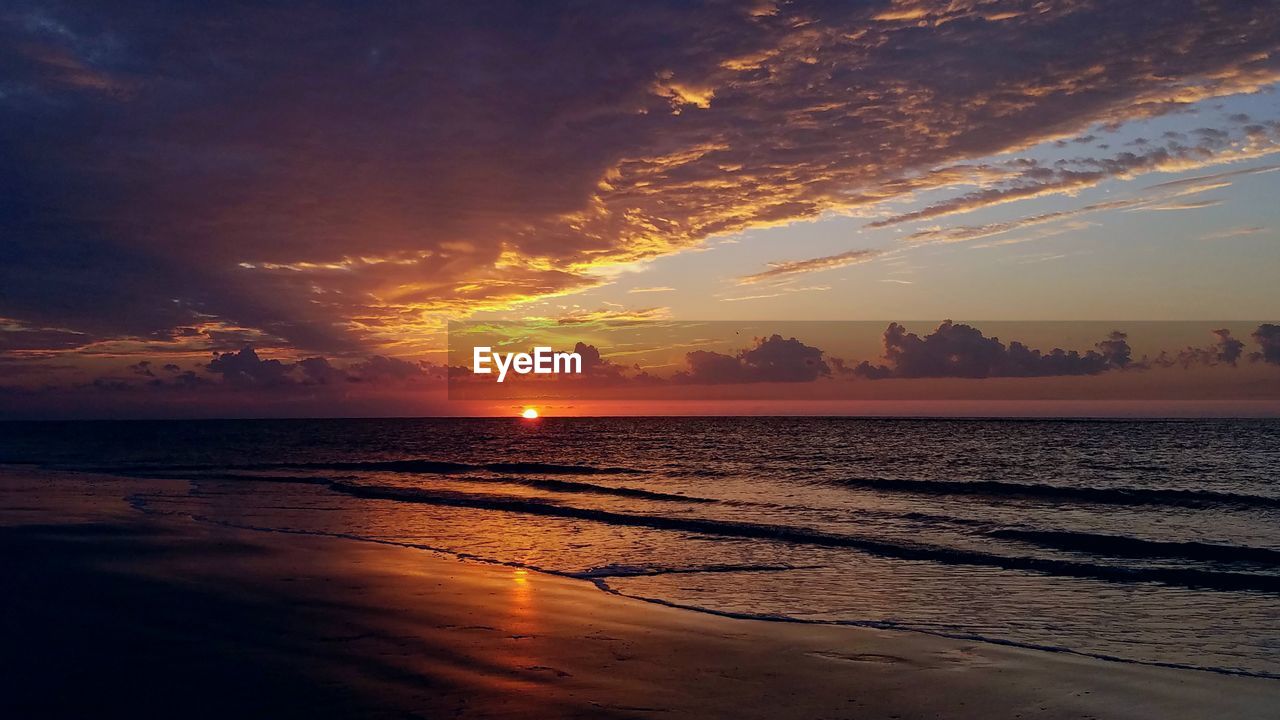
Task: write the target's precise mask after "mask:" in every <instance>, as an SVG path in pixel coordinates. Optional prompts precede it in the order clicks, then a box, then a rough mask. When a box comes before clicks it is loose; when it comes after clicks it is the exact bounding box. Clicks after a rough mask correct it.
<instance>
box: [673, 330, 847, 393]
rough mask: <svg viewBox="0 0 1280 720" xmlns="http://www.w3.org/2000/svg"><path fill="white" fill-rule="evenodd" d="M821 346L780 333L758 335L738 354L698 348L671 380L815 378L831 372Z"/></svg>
mask: <svg viewBox="0 0 1280 720" xmlns="http://www.w3.org/2000/svg"><path fill="white" fill-rule="evenodd" d="M822 355H823V353H822V350H820V349H818V348H816V347H811V346H809V345H805V344H804V343H802V342H800V341H799V340H797V339H795V338H787V339H783V337H782V336H781V335H777V334H775V335H771V336H769V337H767V338H757V339H756V344H755V346H754V347H752V348H749V349H747V350H742V351H740V352H739V353H737V354H736V355H725V354H723V353H717V352H712V351H709V350H695V351H693V352H691V353H688V354H686V355H685V361H686V362H687V363H688V366H689V369H688V370H687V371H680V372H678V373H676V375H675V376H674V377H672V382H675V383H678V384H690V385H725V384H741V383H761V382H778V383H794V382H813V381H814V380H817V379H818V378H821V377H827V376H830V375H831V368H830V367H829V366H828V365H827V363H826V362H825V361H824V360H823V359H822Z"/></svg>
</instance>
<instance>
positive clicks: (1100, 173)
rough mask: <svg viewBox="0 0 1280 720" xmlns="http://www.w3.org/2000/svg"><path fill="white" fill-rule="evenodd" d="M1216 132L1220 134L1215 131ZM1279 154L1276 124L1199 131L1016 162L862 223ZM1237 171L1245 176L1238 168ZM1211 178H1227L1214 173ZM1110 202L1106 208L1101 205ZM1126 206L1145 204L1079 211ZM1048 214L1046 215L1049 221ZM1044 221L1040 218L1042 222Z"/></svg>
mask: <svg viewBox="0 0 1280 720" xmlns="http://www.w3.org/2000/svg"><path fill="white" fill-rule="evenodd" d="M1217 133H1220V134H1217ZM1277 152H1280V126H1277V127H1270V128H1266V129H1265V130H1264V132H1262V133H1259V134H1252V133H1243V134H1241V135H1240V136H1238V137H1236V136H1232V135H1230V134H1227V133H1226V132H1225V131H1215V133H1214V134H1210V133H1201V140H1200V142H1199V143H1198V144H1196V145H1186V144H1183V143H1182V142H1180V141H1178V140H1170V141H1169V142H1168V143H1166V145H1165V146H1164V147H1159V148H1156V149H1152V150H1148V151H1146V152H1142V153H1134V152H1123V153H1119V154H1117V155H1115V156H1112V157H1106V158H1072V159H1067V160H1059V161H1056V162H1054V163H1052V164H1044V163H1041V162H1038V161H1034V160H1021V161H1017V162H1014V163H1012V164H1011V169H1010V172H1009V175H1008V177H1007V178H1004V179H1002V180H1001V181H999V182H997V183H995V184H994V185H993V186H991V187H986V188H983V189H981V190H976V191H973V192H969V193H965V194H963V195H960V196H958V197H955V198H951V199H949V200H944V201H942V202H939V203H935V204H933V205H929V206H928V207H925V208H923V209H920V210H913V211H910V212H906V213H900V214H897V215H892V216H890V217H887V218H884V219H881V220H876V221H874V222H871V223H869V224H868V227H871V228H883V227H889V226H891V225H897V224H901V223H905V222H913V221H918V220H928V219H932V218H938V217H944V216H948V215H958V214H963V213H969V212H973V211H975V210H980V209H982V208H986V207H991V206H993V205H1002V204H1005V203H1010V202H1015V201H1019V200H1028V199H1031V198H1038V197H1044V196H1046V195H1060V194H1075V193H1077V192H1080V191H1082V190H1085V189H1087V188H1092V187H1095V186H1097V185H1099V184H1101V183H1102V182H1104V181H1107V180H1116V179H1129V178H1132V177H1134V176H1137V175H1142V174H1145V173H1152V172H1185V171H1187V170H1190V169H1194V168H1198V167H1205V166H1209V165H1216V164H1221V163H1227V162H1241V161H1245V160H1251V159H1255V158H1259V157H1265V156H1267V155H1271V154H1273V153H1277ZM1236 174H1237V175H1243V174H1250V173H1249V172H1248V171H1241V172H1238V173H1236ZM1216 176H1217V177H1228V175H1227V174H1226V173H1218V174H1216ZM1158 187H1163V188H1178V187H1188V186H1187V185H1163V186H1158ZM1108 205H1111V207H1107V206H1108ZM1127 205H1132V206H1135V207H1149V206H1148V205H1145V204H1143V203H1140V202H1132V203H1128V204H1127V203H1126V202H1125V201H1119V202H1117V203H1114V204H1113V203H1104V204H1101V205H1099V206H1090V207H1088V208H1087V209H1081V210H1080V211H1068V212H1067V213H1066V214H1067V215H1072V214H1079V212H1093V211H1096V210H1105V209H1114V208H1123V207H1126V206H1127ZM1057 214H1058V213H1051V214H1049V216H1042V217H1047V218H1048V219H1053V218H1052V216H1053V215H1057ZM1043 221H1044V220H1042V222H1043Z"/></svg>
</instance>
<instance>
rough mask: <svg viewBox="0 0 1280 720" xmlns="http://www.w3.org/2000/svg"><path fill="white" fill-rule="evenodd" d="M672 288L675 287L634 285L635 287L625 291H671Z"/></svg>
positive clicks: (632, 292)
mask: <svg viewBox="0 0 1280 720" xmlns="http://www.w3.org/2000/svg"><path fill="white" fill-rule="evenodd" d="M673 290H675V288H673V287H667V286H665V285H662V286H659V287H635V288H631V289H630V290H628V291H627V292H628V293H631V294H634V293H656V292H671V291H673Z"/></svg>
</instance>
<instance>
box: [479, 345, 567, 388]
mask: <svg viewBox="0 0 1280 720" xmlns="http://www.w3.org/2000/svg"><path fill="white" fill-rule="evenodd" d="M471 353H472V354H471V360H472V362H471V372H473V373H475V374H477V375H489V374H491V373H492V372H493V369H492V368H490V366H489V364H490V363H491V362H492V363H493V365H494V366H496V367H497V368H498V382H502V381H503V380H506V379H507V371H508V370H514V371H515V372H517V373H519V374H521V375H527V374H528V373H534V374H535V375H551V374H553V373H554V374H564V373H573V374H575V375H581V374H582V356H581V355H579V354H578V353H576V352H552V350H551V348H549V347H535V348H534V349H533V353H532V354H530V353H500V352H499V353H495V352H494V351H493V348H491V347H489V346H488V345H483V346H478V347H475V348H472V351H471Z"/></svg>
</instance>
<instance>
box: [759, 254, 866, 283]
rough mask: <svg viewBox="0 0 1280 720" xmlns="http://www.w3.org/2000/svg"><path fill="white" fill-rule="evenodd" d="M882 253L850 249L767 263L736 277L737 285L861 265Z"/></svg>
mask: <svg viewBox="0 0 1280 720" xmlns="http://www.w3.org/2000/svg"><path fill="white" fill-rule="evenodd" d="M882 254H883V251H881V250H850V251H848V252H843V253H840V254H838V255H827V256H824V257H816V258H810V259H808V260H788V261H785V262H775V263H769V269H768V270H762V271H761V272H758V273H753V274H751V275H744V276H742V277H740V278H738V284H739V285H752V284H755V283H758V282H765V281H771V280H781V279H784V278H787V277H790V276H792V275H802V274H805V273H811V272H821V271H823V270H834V269H836V268H841V267H846V266H848V265H861V264H862V263H865V262H870V261H871V260H874V259H875V258H877V257H879V256H880V255H882Z"/></svg>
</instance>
